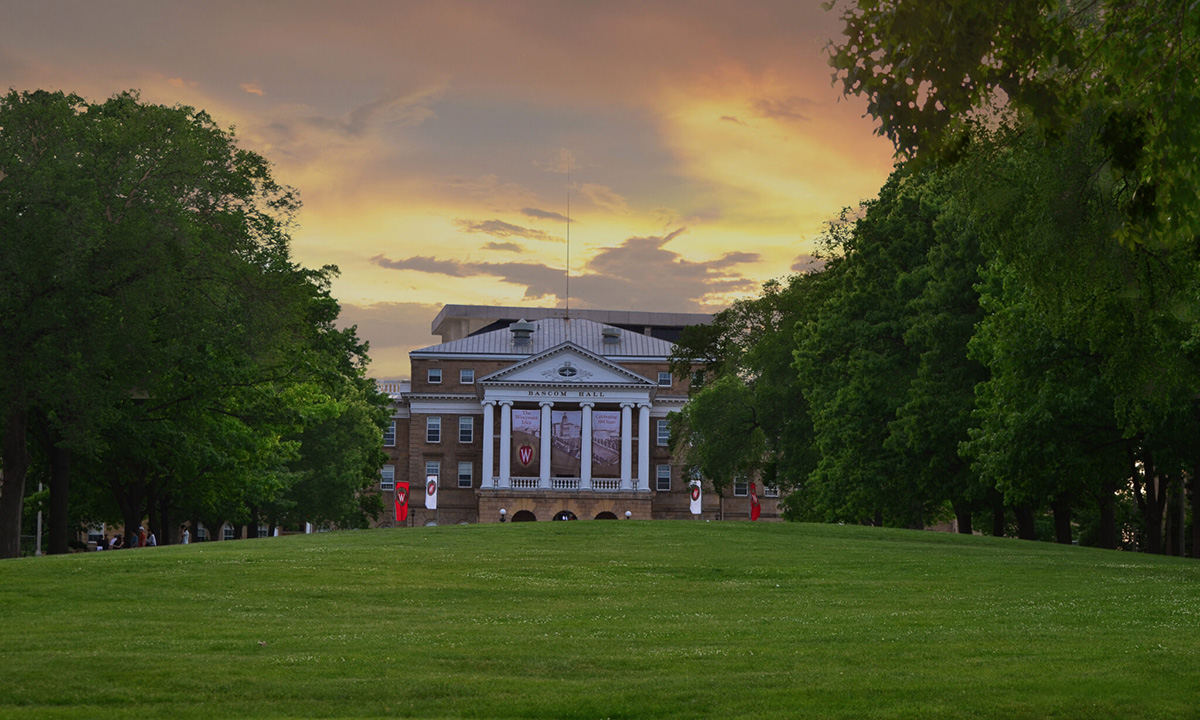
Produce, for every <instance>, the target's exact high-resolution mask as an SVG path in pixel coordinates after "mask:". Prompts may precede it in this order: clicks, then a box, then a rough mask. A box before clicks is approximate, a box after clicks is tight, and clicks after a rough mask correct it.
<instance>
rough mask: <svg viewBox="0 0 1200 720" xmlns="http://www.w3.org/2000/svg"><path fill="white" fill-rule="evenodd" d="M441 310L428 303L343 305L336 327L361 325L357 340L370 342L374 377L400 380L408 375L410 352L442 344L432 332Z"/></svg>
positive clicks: (371, 369)
mask: <svg viewBox="0 0 1200 720" xmlns="http://www.w3.org/2000/svg"><path fill="white" fill-rule="evenodd" d="M440 309H441V306H439V305H430V304H426V303H403V302H391V303H377V304H374V305H353V304H350V303H342V312H341V315H340V316H339V317H338V322H337V324H338V327H342V328H346V327H349V326H351V325H356V326H358V337H360V338H362V339H363V340H366V341H367V342H368V343H370V350H369V351H368V355H369V356H370V358H371V365H370V367H369V374H370V375H371V377H376V378H381V379H398V378H402V377H408V376H409V362H408V353H409V351H411V350H415V349H417V348H423V347H428V346H430V345H435V344H437V343H439V342H441V339H440V338H438V337H437V336H435V335H431V334H430V332H429V329H430V325H431V324H432V322H433V318H434V316H436V315H437V313H438V310H440Z"/></svg>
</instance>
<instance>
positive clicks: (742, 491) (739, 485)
mask: <svg viewBox="0 0 1200 720" xmlns="http://www.w3.org/2000/svg"><path fill="white" fill-rule="evenodd" d="M733 496H734V497H749V496H750V483H748V482H735V483H734V484H733Z"/></svg>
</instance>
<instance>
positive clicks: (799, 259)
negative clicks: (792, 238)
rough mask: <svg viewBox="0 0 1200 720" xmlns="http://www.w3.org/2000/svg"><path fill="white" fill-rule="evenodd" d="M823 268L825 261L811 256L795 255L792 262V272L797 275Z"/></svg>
mask: <svg viewBox="0 0 1200 720" xmlns="http://www.w3.org/2000/svg"><path fill="white" fill-rule="evenodd" d="M824 267H825V261H824V260H823V259H821V258H818V257H814V256H812V255H797V256H796V259H795V260H793V261H792V272H797V273H808V272H816V271H818V270H821V269H823V268H824Z"/></svg>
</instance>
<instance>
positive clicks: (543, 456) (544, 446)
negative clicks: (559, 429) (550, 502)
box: [538, 400, 554, 488]
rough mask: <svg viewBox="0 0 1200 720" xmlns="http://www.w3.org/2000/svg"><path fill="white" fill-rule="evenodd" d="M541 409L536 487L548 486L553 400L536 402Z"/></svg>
mask: <svg viewBox="0 0 1200 720" xmlns="http://www.w3.org/2000/svg"><path fill="white" fill-rule="evenodd" d="M538 407H540V408H541V409H542V417H541V421H542V438H541V451H540V452H539V453H538V454H539V455H540V457H539V458H538V487H540V488H548V487H550V409H551V408H553V407H554V401H553V400H542V401H541V402H539V403H538Z"/></svg>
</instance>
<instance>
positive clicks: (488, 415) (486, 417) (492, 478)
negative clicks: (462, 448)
mask: <svg viewBox="0 0 1200 720" xmlns="http://www.w3.org/2000/svg"><path fill="white" fill-rule="evenodd" d="M495 411H496V401H494V400H484V401H483V467H482V468H481V469H480V470H479V487H495V486H496V474H495V469H496V464H495V463H494V462H492V449H493V447H494V446H495V444H496V442H495V438H494V437H493V433H494V432H495V418H494V417H493V416H494V414H495Z"/></svg>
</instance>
